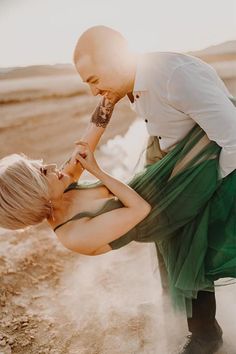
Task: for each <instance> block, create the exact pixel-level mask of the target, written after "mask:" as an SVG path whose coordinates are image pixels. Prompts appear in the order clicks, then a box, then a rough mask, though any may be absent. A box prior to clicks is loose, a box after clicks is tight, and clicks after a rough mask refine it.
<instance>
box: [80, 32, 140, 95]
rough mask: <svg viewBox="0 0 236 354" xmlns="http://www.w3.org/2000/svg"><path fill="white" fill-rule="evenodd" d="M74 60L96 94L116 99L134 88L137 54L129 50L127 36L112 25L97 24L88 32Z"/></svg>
mask: <svg viewBox="0 0 236 354" xmlns="http://www.w3.org/2000/svg"><path fill="white" fill-rule="evenodd" d="M74 63H75V67H76V69H77V71H78V72H79V74H80V76H81V78H82V80H83V81H84V82H86V83H88V84H89V86H90V88H91V91H92V93H93V95H98V94H100V95H103V96H106V97H108V98H110V99H111V100H113V102H114V101H117V100H119V99H120V98H122V97H124V96H125V95H126V94H127V92H130V90H132V87H133V81H134V75H135V73H134V71H135V55H134V54H133V53H131V52H130V51H129V49H128V44H127V41H126V39H125V38H124V37H123V36H122V35H121V34H120V33H119V32H117V31H115V30H114V29H112V28H109V27H106V26H95V27H91V28H89V29H88V30H87V31H85V32H84V33H83V34H82V35H81V36H80V38H79V39H78V42H77V44H76V47H75V50H74Z"/></svg>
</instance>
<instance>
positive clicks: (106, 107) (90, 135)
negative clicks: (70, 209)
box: [61, 97, 115, 179]
mask: <svg viewBox="0 0 236 354" xmlns="http://www.w3.org/2000/svg"><path fill="white" fill-rule="evenodd" d="M114 106H115V105H114V104H112V103H111V102H110V101H109V100H108V99H107V98H105V97H103V99H102V100H101V102H99V104H98V106H97V107H96V109H95V111H94V113H93V114H92V117H91V120H90V122H89V125H88V127H87V129H86V132H85V133H84V135H83V136H82V137H81V138H80V140H81V141H85V142H87V143H88V144H89V146H90V149H91V150H92V151H94V150H95V149H96V146H97V144H98V142H99V140H100V138H101V136H102V134H103V133H104V131H105V129H106V127H107V125H108V123H109V121H110V118H111V116H112V112H113V110H114ZM75 151H78V147H75V149H74V151H73V153H72V155H71V157H70V158H69V159H68V160H67V161H66V162H65V163H64V164H63V165H62V166H61V169H62V170H64V171H65V172H67V171H70V173H72V172H71V171H72V170H73V171H74V174H75V178H76V179H78V178H79V176H80V175H81V173H82V172H83V169H82V168H81V166H80V164H79V163H78V164H77V165H73V164H70V162H71V159H72V158H73V154H74V153H75Z"/></svg>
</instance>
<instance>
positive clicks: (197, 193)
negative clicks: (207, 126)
mask: <svg viewBox="0 0 236 354" xmlns="http://www.w3.org/2000/svg"><path fill="white" fill-rule="evenodd" d="M220 151H221V147H220V146H219V145H217V143H216V142H214V141H210V140H209V139H208V138H207V136H206V134H205V132H204V131H203V130H202V129H201V127H200V126H198V125H197V124H196V125H195V126H194V127H193V128H192V130H191V131H190V132H189V133H188V134H187V135H186V137H185V138H184V139H183V140H182V141H181V142H179V143H178V144H177V145H176V146H175V148H174V149H172V150H171V151H170V152H169V153H168V154H166V155H165V156H164V157H163V158H162V159H160V160H159V161H157V162H156V163H154V164H152V165H148V166H146V168H145V170H144V171H142V172H139V173H138V174H136V175H135V176H134V177H133V178H132V180H131V181H129V185H130V186H131V187H132V188H134V189H135V190H136V191H137V192H138V193H139V194H140V195H141V196H143V198H144V199H146V200H147V201H149V203H150V204H151V205H152V210H151V213H150V214H149V215H148V217H147V218H146V219H144V220H143V221H142V222H141V223H140V224H139V225H138V226H137V227H136V229H137V232H136V241H138V242H155V244H156V247H157V248H158V249H159V251H160V252H161V254H162V256H163V259H164V262H165V266H166V268H167V272H168V281H169V288H170V294H171V298H172V301H173V304H174V306H175V308H176V309H179V310H185V311H186V313H187V315H188V317H191V315H192V299H194V298H196V297H197V293H198V291H200V290H201V291H202V290H205V291H214V288H215V284H214V282H215V281H216V280H218V279H222V278H236V170H234V171H233V172H231V173H230V174H229V175H228V176H226V177H225V178H223V179H222V178H219V154H220ZM222 284H223V282H222Z"/></svg>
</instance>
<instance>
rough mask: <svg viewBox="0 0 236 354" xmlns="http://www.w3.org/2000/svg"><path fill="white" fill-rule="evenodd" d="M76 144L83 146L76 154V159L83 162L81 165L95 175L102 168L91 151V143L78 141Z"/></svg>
mask: <svg viewBox="0 0 236 354" xmlns="http://www.w3.org/2000/svg"><path fill="white" fill-rule="evenodd" d="M76 145H78V146H80V147H82V148H83V149H80V151H78V153H77V154H76V155H75V160H76V161H77V162H79V163H80V164H81V166H82V167H83V168H84V169H86V170H87V171H88V172H90V173H92V174H93V175H94V174H96V173H97V172H99V171H100V170H101V169H100V167H99V166H98V164H97V161H96V160H95V157H94V154H93V152H92V151H91V149H90V147H89V144H88V143H85V142H83V141H78V142H76Z"/></svg>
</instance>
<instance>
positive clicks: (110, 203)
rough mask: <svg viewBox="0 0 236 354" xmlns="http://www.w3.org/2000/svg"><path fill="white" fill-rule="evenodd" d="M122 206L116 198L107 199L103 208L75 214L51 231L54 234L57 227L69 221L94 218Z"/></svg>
mask: <svg viewBox="0 0 236 354" xmlns="http://www.w3.org/2000/svg"><path fill="white" fill-rule="evenodd" d="M122 206H123V204H122V203H121V202H120V200H119V199H117V198H116V197H115V198H111V199H108V200H107V201H106V202H105V203H104V204H103V206H102V207H101V208H100V209H98V210H97V211H94V212H92V211H82V212H80V213H78V214H75V215H74V216H73V217H72V218H70V219H68V220H66V221H64V222H63V223H61V224H59V225H57V226H56V227H55V228H54V229H53V231H54V232H55V230H57V229H58V228H59V227H61V226H62V225H65V224H66V223H68V222H69V221H73V220H78V219H81V218H84V217H90V218H94V217H95V216H97V215H100V214H103V213H105V212H106V211H109V210H112V208H114V209H115V208H120V207H122Z"/></svg>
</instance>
